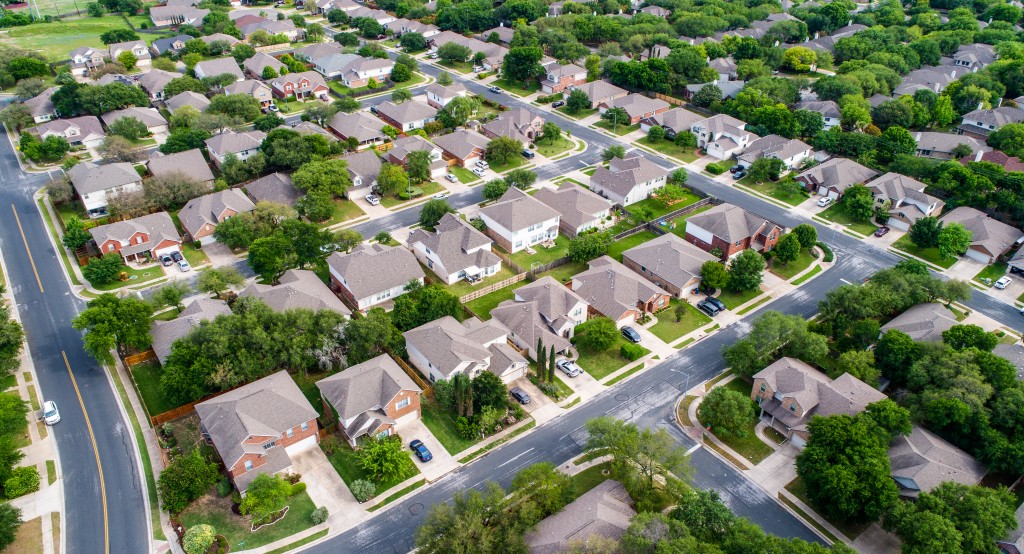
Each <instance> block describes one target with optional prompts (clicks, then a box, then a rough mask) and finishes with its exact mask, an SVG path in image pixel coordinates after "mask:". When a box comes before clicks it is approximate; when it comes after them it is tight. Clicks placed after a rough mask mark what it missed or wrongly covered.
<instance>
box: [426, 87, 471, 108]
mask: <svg viewBox="0 0 1024 554" xmlns="http://www.w3.org/2000/svg"><path fill="white" fill-rule="evenodd" d="M426 94H427V104H430V106H431V107H433V108H435V109H438V110H440V109H441V108H443V107H445V106H447V105H448V103H449V102H451V101H452V100H455V99H456V98H459V97H463V98H464V97H465V96H466V94H468V92H467V91H466V87H465V86H463V85H462V83H452V84H450V85H448V86H445V85H440V84H438V83H434V84H432V85H430V86H428V87H427V90H426Z"/></svg>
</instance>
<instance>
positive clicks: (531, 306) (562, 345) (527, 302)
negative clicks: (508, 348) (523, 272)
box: [491, 276, 590, 359]
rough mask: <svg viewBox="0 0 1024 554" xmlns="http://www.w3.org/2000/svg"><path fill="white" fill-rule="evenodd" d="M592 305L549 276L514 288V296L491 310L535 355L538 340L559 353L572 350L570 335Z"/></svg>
mask: <svg viewBox="0 0 1024 554" xmlns="http://www.w3.org/2000/svg"><path fill="white" fill-rule="evenodd" d="M589 307H590V306H589V304H587V301H586V300H584V299H583V297H581V296H580V295H579V294H576V293H575V292H573V291H572V289H570V288H569V287H566V286H565V285H563V284H561V283H559V282H558V281H556V280H555V279H554V278H553V277H551V276H547V277H542V278H540V279H537V280H536V281H534V282H533V283H530V284H528V285H523V286H521V287H519V288H517V289H515V290H514V291H513V298H512V300H505V301H504V302H502V303H501V304H498V306H497V307H496V308H494V309H493V310H491V318H492V319H494V320H496V321H499V322H501V324H502V325H504V326H505V328H506V329H508V330H509V336H508V339H509V340H510V341H512V343H513V344H515V345H516V346H517V347H518V348H519V349H520V350H524V351H526V353H527V355H528V356H530V357H531V358H534V359H536V357H537V343H538V342H540V343H541V344H543V345H544V346H546V347H548V348H549V349H554V351H555V352H556V353H564V352H569V351H571V350H572V343H570V342H569V339H571V338H572V336H573V333H574V332H575V330H576V327H577V326H578V325H580V324H581V323H583V322H585V321H586V320H587V316H588V314H589V311H590V310H589Z"/></svg>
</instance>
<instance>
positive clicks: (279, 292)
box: [182, 189, 352, 316]
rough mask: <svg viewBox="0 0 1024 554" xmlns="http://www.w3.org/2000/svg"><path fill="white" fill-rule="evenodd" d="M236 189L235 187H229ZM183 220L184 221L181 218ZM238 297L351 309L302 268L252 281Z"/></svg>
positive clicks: (278, 307)
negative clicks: (267, 281) (265, 281)
mask: <svg viewBox="0 0 1024 554" xmlns="http://www.w3.org/2000/svg"><path fill="white" fill-rule="evenodd" d="M231 190H238V189H231ZM182 223H184V221H183V222H182ZM238 296H239V297H240V298H241V297H253V298H258V299H260V300H261V301H262V302H263V303H264V304H266V305H267V307H269V308H270V309H271V310H274V311H275V312H286V311H288V310H311V311H314V312H318V311H320V310H332V311H335V312H338V313H340V314H342V315H344V316H348V315H350V314H351V313H352V311H351V310H349V309H348V308H347V307H346V306H345V304H344V303H342V301H341V300H340V299H338V297H337V296H335V294H334V292H332V291H331V289H330V288H329V287H328V286H327V285H325V284H324V282H323V281H321V280H320V278H319V277H317V276H316V273H313V272H312V271H309V270H305V269H289V270H288V271H285V272H284V275H282V276H281V278H280V279H278V284H277V285H273V286H272V285H261V284H260V283H253V284H251V285H249V286H248V287H246V288H245V290H243V291H242V292H240V293H238Z"/></svg>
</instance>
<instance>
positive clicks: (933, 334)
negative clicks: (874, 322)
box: [881, 302, 957, 342]
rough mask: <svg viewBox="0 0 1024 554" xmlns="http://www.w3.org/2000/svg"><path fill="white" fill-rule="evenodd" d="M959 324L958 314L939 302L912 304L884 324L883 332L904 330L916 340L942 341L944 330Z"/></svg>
mask: <svg viewBox="0 0 1024 554" xmlns="http://www.w3.org/2000/svg"><path fill="white" fill-rule="evenodd" d="M956 324H957V320H956V315H955V314H954V313H953V312H952V311H950V309H949V308H947V307H945V306H943V305H942V304H939V303H938V302H928V303H925V304H917V305H916V306H912V307H911V308H910V309H908V310H907V311H905V312H903V313H902V314H900V315H898V316H896V317H894V318H892V319H891V320H890V321H889V322H888V323H886V324H885V325H882V328H881V334H882V335H884V334H885V333H887V332H889V331H892V330H896V331H902V332H903V333H906V334H907V335H909V336H910V338H912V339H914V340H915V341H919V342H924V341H936V342H937V341H941V340H942V332H943V331H947V330H949V328H950V327H952V326H954V325H956Z"/></svg>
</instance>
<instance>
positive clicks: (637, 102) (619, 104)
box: [598, 93, 672, 125]
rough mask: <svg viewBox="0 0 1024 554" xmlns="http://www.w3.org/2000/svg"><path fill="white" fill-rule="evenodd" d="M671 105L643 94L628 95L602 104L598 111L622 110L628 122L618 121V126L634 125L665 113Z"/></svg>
mask: <svg viewBox="0 0 1024 554" xmlns="http://www.w3.org/2000/svg"><path fill="white" fill-rule="evenodd" d="M671 107H672V105H671V104H669V103H668V102H666V101H664V100H660V99H658V98H650V97H647V96H644V95H643V94H635V93H634V94H629V95H626V96H623V97H621V98H616V99H614V100H611V101H610V102H603V103H602V104H601V106H600V107H599V108H598V110H599V111H600V112H601V113H604V112H606V111H608V110H611V109H614V108H622V109H623V110H625V111H626V115H628V116H629V120H628V121H619V122H618V124H619V125H636V124H637V123H640V120H641V119H644V118H651V117H654V116H656V115H658V114H660V113H665V112H667V111H668V110H669V109H670V108H671Z"/></svg>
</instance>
